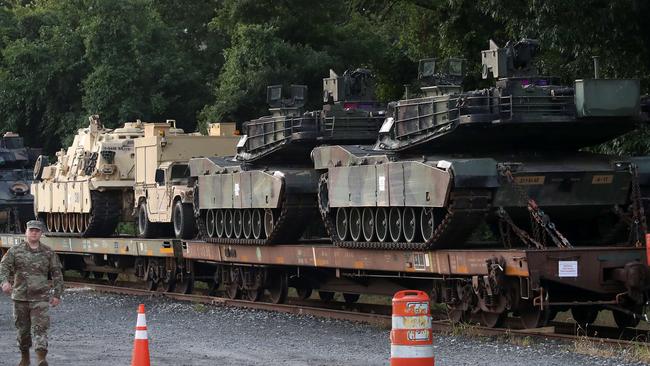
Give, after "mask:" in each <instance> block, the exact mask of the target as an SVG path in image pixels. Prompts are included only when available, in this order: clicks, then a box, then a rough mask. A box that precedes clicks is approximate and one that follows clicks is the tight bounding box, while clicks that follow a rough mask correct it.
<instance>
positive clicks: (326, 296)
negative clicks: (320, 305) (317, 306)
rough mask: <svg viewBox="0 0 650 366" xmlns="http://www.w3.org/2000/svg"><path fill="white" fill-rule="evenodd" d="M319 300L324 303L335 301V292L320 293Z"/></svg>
mask: <svg viewBox="0 0 650 366" xmlns="http://www.w3.org/2000/svg"><path fill="white" fill-rule="evenodd" d="M318 298H319V299H321V300H323V301H332V300H334V292H331V291H318Z"/></svg>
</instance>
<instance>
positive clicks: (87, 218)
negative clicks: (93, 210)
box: [83, 213, 92, 232]
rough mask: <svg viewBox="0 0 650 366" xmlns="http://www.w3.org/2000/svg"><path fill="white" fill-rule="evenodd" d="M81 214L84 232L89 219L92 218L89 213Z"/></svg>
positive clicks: (87, 226)
mask: <svg viewBox="0 0 650 366" xmlns="http://www.w3.org/2000/svg"><path fill="white" fill-rule="evenodd" d="M83 216H84V232H86V230H88V228H89V227H90V220H91V219H92V216H91V215H90V213H85V214H83Z"/></svg>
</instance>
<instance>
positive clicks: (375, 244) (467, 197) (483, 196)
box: [318, 173, 492, 250]
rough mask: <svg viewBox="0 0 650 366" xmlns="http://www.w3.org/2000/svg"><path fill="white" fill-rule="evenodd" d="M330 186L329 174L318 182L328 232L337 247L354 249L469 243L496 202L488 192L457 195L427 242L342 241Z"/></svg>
mask: <svg viewBox="0 0 650 366" xmlns="http://www.w3.org/2000/svg"><path fill="white" fill-rule="evenodd" d="M327 184H328V176H327V173H325V174H323V175H321V178H320V180H319V182H318V192H319V193H318V205H319V211H320V213H321V216H322V218H323V222H324V223H325V228H326V229H327V232H328V233H329V234H330V237H331V239H332V242H333V243H334V244H335V245H336V246H338V247H341V248H350V249H388V250H427V249H433V248H443V247H445V246H449V244H450V243H462V242H465V241H466V240H467V238H468V237H469V236H470V235H471V234H472V233H473V232H474V229H476V227H478V225H479V224H480V223H481V222H482V221H483V219H484V218H485V215H486V214H487V213H488V211H489V209H490V207H491V206H490V203H491V200H492V193H491V192H490V190H488V189H474V190H455V191H453V192H452V194H451V198H450V204H449V206H447V213H446V215H445V217H444V218H443V219H442V221H441V222H440V224H439V225H438V226H436V228H435V230H434V233H433V235H432V236H431V238H430V239H429V240H427V241H425V242H410V243H409V242H392V241H391V242H380V241H341V240H339V239H338V237H337V235H336V227H335V225H334V223H333V222H332V215H331V213H330V207H329V202H328V201H326V200H325V199H324V195H327Z"/></svg>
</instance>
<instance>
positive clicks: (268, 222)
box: [264, 208, 275, 238]
mask: <svg viewBox="0 0 650 366" xmlns="http://www.w3.org/2000/svg"><path fill="white" fill-rule="evenodd" d="M274 228H275V213H274V212H273V210H271V209H270V208H267V209H266V210H264V235H266V237H267V238H269V237H270V236H271V234H272V233H273V229H274Z"/></svg>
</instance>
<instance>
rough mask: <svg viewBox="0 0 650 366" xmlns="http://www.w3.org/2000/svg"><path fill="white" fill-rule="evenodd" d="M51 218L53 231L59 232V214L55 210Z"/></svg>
mask: <svg viewBox="0 0 650 366" xmlns="http://www.w3.org/2000/svg"><path fill="white" fill-rule="evenodd" d="M52 220H53V226H54V231H56V232H60V231H61V214H60V213H58V212H55V213H53V214H52Z"/></svg>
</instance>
